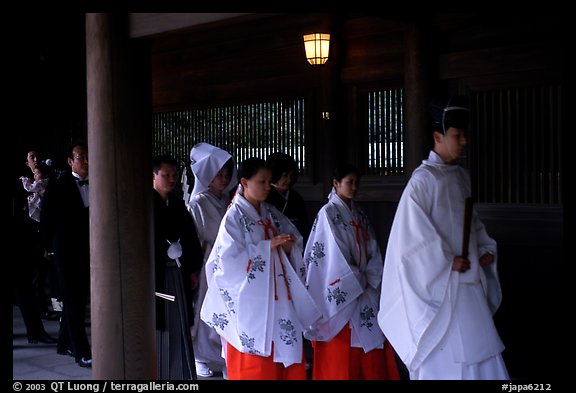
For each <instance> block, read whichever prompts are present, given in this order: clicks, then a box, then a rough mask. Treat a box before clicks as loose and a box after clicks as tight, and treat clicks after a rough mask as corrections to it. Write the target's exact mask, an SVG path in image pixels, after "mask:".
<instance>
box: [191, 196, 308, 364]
mask: <svg viewBox="0 0 576 393" xmlns="http://www.w3.org/2000/svg"><path fill="white" fill-rule="evenodd" d="M241 193H242V188H241V186H239V191H238V192H237V193H236V196H235V197H234V199H233V201H232V204H231V206H230V208H229V209H228V211H227V212H226V215H225V216H224V218H223V220H222V223H221V224H220V229H219V231H218V236H217V237H216V241H215V242H214V247H213V248H212V252H211V253H210V256H209V258H208V262H207V263H206V278H207V280H208V293H207V294H206V298H205V300H204V303H203V305H202V310H201V314H200V316H201V318H202V320H203V321H204V322H206V323H207V324H208V325H210V326H212V327H214V328H215V329H216V331H217V332H218V334H220V335H221V336H222V337H223V338H224V339H225V340H226V341H227V342H228V343H230V344H231V345H232V346H234V348H236V349H237V350H238V351H240V352H243V353H249V354H254V355H260V356H266V357H267V356H270V355H273V360H274V362H276V363H283V364H284V366H285V367H288V366H290V365H292V364H295V363H301V362H302V359H303V357H302V340H303V339H302V332H303V330H304V329H305V328H308V327H309V326H310V325H311V324H312V323H313V322H314V321H315V320H316V319H318V318H319V312H318V310H317V308H316V306H315V304H314V301H313V300H312V298H311V297H310V295H309V294H308V292H307V291H306V287H305V285H304V279H305V277H306V268H305V265H304V262H303V260H302V236H301V235H300V233H299V232H298V230H297V229H296V227H295V226H294V225H293V224H292V223H291V222H290V220H289V219H287V218H286V217H285V216H284V215H283V214H282V213H280V211H279V210H278V209H276V208H275V207H274V206H272V205H269V204H267V203H266V202H262V204H261V212H262V215H260V214H259V213H258V212H257V211H256V209H255V208H254V207H253V206H252V205H251V204H250V203H249V202H248V201H247V200H246V199H245V198H244V197H243V196H242V195H241ZM283 233H290V234H292V235H294V236H295V237H296V238H297V241H296V242H295V243H294V244H293V246H292V249H291V252H290V256H287V255H286V253H285V252H284V250H283V249H282V247H277V248H275V249H271V248H270V239H271V238H272V237H274V236H275V235H277V234H283ZM272 342H274V353H273V354H272Z"/></svg>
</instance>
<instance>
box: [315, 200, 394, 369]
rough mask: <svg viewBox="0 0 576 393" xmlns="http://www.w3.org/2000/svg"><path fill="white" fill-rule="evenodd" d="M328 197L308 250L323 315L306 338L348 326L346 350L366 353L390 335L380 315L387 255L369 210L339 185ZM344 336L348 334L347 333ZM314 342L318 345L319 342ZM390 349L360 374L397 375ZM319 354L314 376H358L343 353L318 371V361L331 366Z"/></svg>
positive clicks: (328, 335) (321, 337)
mask: <svg viewBox="0 0 576 393" xmlns="http://www.w3.org/2000/svg"><path fill="white" fill-rule="evenodd" d="M328 198H329V200H328V203H327V204H325V205H324V206H323V207H322V208H321V209H320V211H319V212H318V215H317V216H316V219H315V221H314V224H313V226H312V231H311V233H310V237H309V239H308V242H307V245H306V250H305V252H304V259H305V261H306V263H307V269H308V275H307V280H306V285H307V287H308V291H309V292H310V294H311V295H312V297H313V298H314V300H315V302H316V304H317V305H318V307H319V308H320V310H321V312H322V319H321V320H319V321H318V322H317V323H316V324H315V325H314V326H313V327H312V328H311V329H310V330H308V331H306V332H305V337H306V338H308V339H310V340H313V341H323V342H330V341H331V340H333V339H334V338H335V337H336V336H337V335H339V334H341V332H342V331H343V329H344V328H348V327H349V329H350V340H349V342H348V343H344V348H343V349H342V348H341V349H342V350H348V349H347V348H346V346H348V347H350V348H361V349H362V350H363V353H364V354H367V353H369V352H370V351H373V350H375V349H381V350H382V349H384V343H385V341H386V338H385V337H384V334H383V333H382V331H381V330H380V327H379V326H378V323H377V319H376V317H377V314H378V308H379V300H380V287H381V281H382V267H383V260H382V255H381V253H380V248H379V246H378V243H377V240H376V238H375V235H374V231H373V229H372V226H371V225H370V222H369V220H368V217H367V216H366V214H365V213H364V212H363V211H362V210H361V209H360V208H359V207H358V206H357V205H356V204H355V203H354V201H353V200H351V201H350V207H348V205H347V204H346V203H345V202H344V201H343V200H342V199H341V198H340V196H339V195H338V194H337V193H336V191H335V189H332V192H331V193H330V195H329V197H328ZM346 333H347V332H346ZM345 337H346V338H345V339H347V337H348V336H345ZM338 340H340V339H338ZM314 345H315V346H316V347H317V345H318V344H317V343H315V344H314ZM336 345H338V344H336ZM341 349H338V350H337V351H341ZM328 351H329V352H328V353H327V356H328V357H331V354H332V353H333V351H331V350H328ZM387 351H388V352H389V354H388V355H386V354H385V353H383V352H382V351H380V353H379V354H378V355H376V353H374V354H373V355H376V357H375V358H372V359H371V360H369V361H368V362H369V363H375V362H378V363H379V364H378V366H377V368H376V369H375V370H374V371H373V372H371V373H367V372H366V371H365V372H364V374H365V377H361V375H362V370H360V371H359V373H360V374H359V376H358V379H364V378H369V379H373V378H375V379H388V378H390V379H398V378H399V375H398V371H397V368H396V364H395V362H394V359H393V353H392V351H391V350H390V348H387ZM318 353H319V352H318V348H316V351H315V364H314V366H315V369H314V378H315V379H324V378H329V379H349V378H355V379H356V377H354V375H356V373H355V371H354V368H355V367H357V365H354V364H349V363H351V362H352V360H351V358H350V357H348V356H346V355H345V354H344V353H342V356H341V359H338V365H337V368H338V369H339V370H330V371H328V372H326V371H322V372H319V370H317V366H318V364H317V363H319V362H322V366H318V367H325V368H332V367H331V365H328V364H324V362H325V361H324V360H322V359H320V358H319V357H318V356H319V355H318ZM320 356H324V355H320ZM386 358H387V359H386ZM376 359H377V360H376ZM359 361H360V360H359ZM328 362H330V359H328ZM360 367H364V366H360ZM349 370H350V371H349Z"/></svg>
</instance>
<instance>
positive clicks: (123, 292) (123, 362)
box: [86, 13, 156, 380]
mask: <svg viewBox="0 0 576 393" xmlns="http://www.w3.org/2000/svg"><path fill="white" fill-rule="evenodd" d="M86 61H87V84H88V85H87V87H88V89H87V103H88V149H89V152H90V259H91V321H92V358H93V365H92V376H93V378H94V379H129V380H137V379H155V378H156V361H155V324H154V318H155V315H154V283H153V280H154V276H153V272H154V270H153V268H152V255H153V254H152V251H153V250H152V248H153V237H152V225H151V224H152V191H151V190H152V169H151V164H150V161H151V157H150V154H151V143H150V141H151V126H152V124H151V122H152V121H151V119H152V117H151V92H150V86H151V82H150V51H149V48H148V44H147V42H146V41H138V40H129V39H128V15H127V14H97V13H90V14H86Z"/></svg>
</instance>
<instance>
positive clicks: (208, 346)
mask: <svg viewBox="0 0 576 393" xmlns="http://www.w3.org/2000/svg"><path fill="white" fill-rule="evenodd" d="M228 160H234V159H233V157H232V155H230V153H228V152H227V151H225V150H222V149H220V148H218V147H216V146H213V145H211V144H209V143H198V144H196V145H194V147H193V148H192V150H191V151H190V162H191V168H192V172H193V173H194V187H193V190H192V194H191V196H190V200H189V201H188V206H187V207H188V211H189V212H190V214H191V215H192V218H193V219H194V223H195V225H196V232H197V233H198V239H199V240H200V244H201V245H202V251H203V252H204V264H203V265H202V270H201V272H200V274H199V276H198V278H199V285H198V294H197V298H196V303H195V306H194V325H193V326H192V329H191V333H192V338H193V344H194V354H195V356H196V360H197V361H201V362H216V363H223V359H222V344H221V341H220V336H219V335H218V334H217V333H216V331H215V330H214V329H213V328H211V327H209V326H208V325H206V324H205V323H204V322H203V321H202V320H201V319H200V309H201V306H202V303H203V302H204V298H205V297H206V291H207V289H208V283H207V281H206V273H205V266H206V261H207V260H208V256H209V255H210V252H211V251H212V246H213V244H214V240H215V239H216V235H217V234H218V228H219V227H220V222H221V221H222V217H224V214H225V213H226V209H227V208H228V204H229V203H230V199H229V197H228V194H229V192H230V191H231V190H232V189H233V188H234V187H235V186H236V183H234V182H230V184H229V185H228V187H226V189H225V190H224V192H223V195H222V197H221V198H217V197H216V196H215V195H214V194H212V193H211V192H210V191H209V185H210V183H211V182H212V180H213V179H214V177H215V176H216V175H217V174H218V172H219V171H220V170H221V169H222V167H224V165H225V164H226V162H227V161H228ZM231 178H232V179H236V166H235V165H234V164H233V165H232V173H231Z"/></svg>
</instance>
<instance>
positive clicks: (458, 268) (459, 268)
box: [452, 257, 470, 273]
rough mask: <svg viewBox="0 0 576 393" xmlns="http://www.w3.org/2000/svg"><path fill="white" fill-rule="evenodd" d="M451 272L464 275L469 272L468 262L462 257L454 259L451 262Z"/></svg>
mask: <svg viewBox="0 0 576 393" xmlns="http://www.w3.org/2000/svg"><path fill="white" fill-rule="evenodd" d="M452 270H454V271H455V272H460V273H464V272H466V271H467V270H470V261H469V260H468V259H466V258H464V257H454V260H453V261H452Z"/></svg>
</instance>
